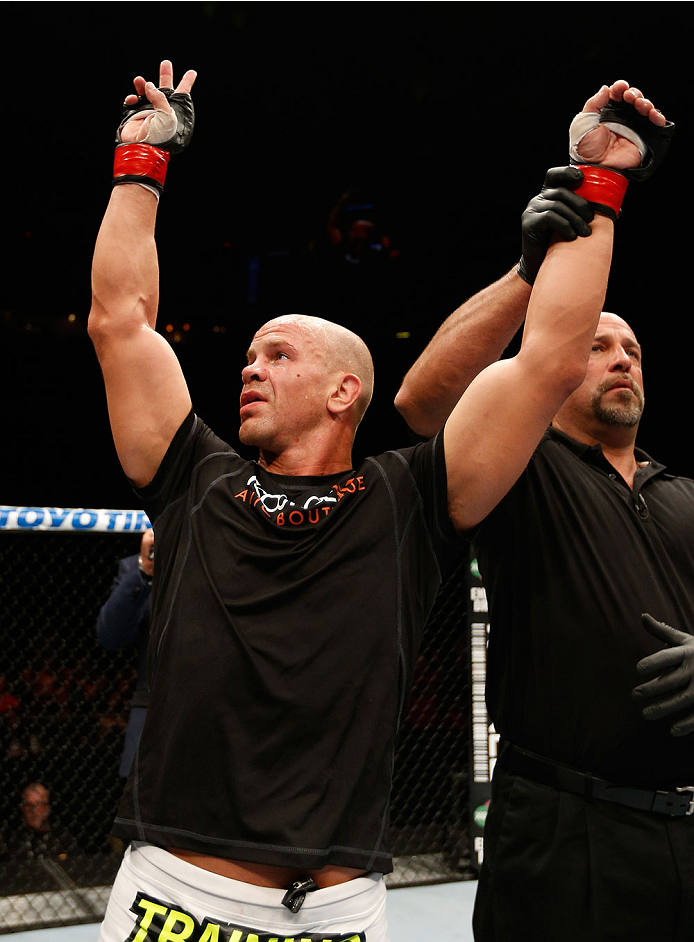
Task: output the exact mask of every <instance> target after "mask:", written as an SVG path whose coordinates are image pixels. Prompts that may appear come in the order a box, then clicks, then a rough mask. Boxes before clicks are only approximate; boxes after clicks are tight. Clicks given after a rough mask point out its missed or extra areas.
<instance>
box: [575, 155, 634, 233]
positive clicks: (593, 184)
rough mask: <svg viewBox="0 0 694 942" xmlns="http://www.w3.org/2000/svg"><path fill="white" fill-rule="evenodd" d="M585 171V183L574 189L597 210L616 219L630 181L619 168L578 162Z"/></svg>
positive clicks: (579, 166)
mask: <svg viewBox="0 0 694 942" xmlns="http://www.w3.org/2000/svg"><path fill="white" fill-rule="evenodd" d="M576 166H577V167H578V169H579V170H582V171H583V183H581V185H580V186H579V187H578V188H577V189H575V190H574V193H578V195H579V196H582V197H583V199H584V200H588V202H589V203H591V204H592V205H593V206H594V207H595V210H596V212H598V213H602V214H603V215H604V216H610V218H611V219H613V220H616V219H617V217H618V216H619V213H620V211H621V208H622V200H623V199H624V194H625V193H626V190H627V187H628V186H629V181H628V180H627V178H626V177H625V176H624V175H623V174H621V173H619V172H618V171H617V170H610V168H609V167H599V166H596V165H595V164H576Z"/></svg>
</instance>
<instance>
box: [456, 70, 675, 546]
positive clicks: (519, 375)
mask: <svg viewBox="0 0 694 942" xmlns="http://www.w3.org/2000/svg"><path fill="white" fill-rule="evenodd" d="M630 91H631V87H630V86H629V85H628V83H626V82H616V83H614V84H613V85H612V86H610V87H608V86H603V87H602V89H601V90H600V91H599V92H598V94H597V95H595V96H593V97H592V98H590V99H589V100H588V102H586V105H585V106H584V108H588V107H590V108H592V109H595V110H596V113H598V115H599V112H600V110H601V109H602V107H603V106H604V105H605V104H606V103H607V102H608V101H611V100H614V101H619V102H620V103H625V104H626V105H629V106H631V107H632V108H633V109H635V111H636V112H638V114H639V115H644V110H642V107H643V105H642V103H643V102H647V107H646V112H645V113H646V114H650V111H654V109H653V106H652V104H651V103H650V102H648V101H647V99H644V98H643V96H642V95H641V93H640V92H638V94H635V92H637V91H638V90H636V89H634V90H633V93H631V94H627V92H630ZM637 102H638V103H639V104H638V105H637ZM661 119H662V121H663V122H664V120H665V119H664V118H663V116H662V115H661V114H660V113H659V112H657V113H656V115H655V116H654V118H653V119H652V122H653V124H654V125H659V123H660V121H661ZM643 152H644V151H641V152H640V149H639V146H638V144H637V143H636V142H634V140H632V139H628V140H627V139H626V138H624V137H622V136H621V135H619V134H617V133H616V132H615V131H614V130H612V129H611V128H608V127H599V126H598V124H597V122H595V125H594V127H592V128H591V129H589V130H588V131H587V132H586V134H585V135H584V137H583V140H582V141H581V144H580V150H579V153H580V154H581V155H583V154H586V156H587V160H588V161H592V160H594V159H595V158H597V159H599V160H600V166H599V167H598V166H586V167H585V169H584V175H585V178H586V179H585V180H584V182H583V183H582V184H581V187H580V188H579V193H580V194H581V195H584V196H585V198H587V199H588V200H589V201H590V202H591V204H592V206H593V208H594V209H596V215H595V218H594V220H593V222H592V234H591V236H590V237H589V238H586V239H577V240H576V241H574V242H555V243H554V244H553V245H550V247H549V249H548V251H547V255H546V257H545V260H544V262H543V263H542V267H541V268H540V271H539V274H538V277H537V280H536V281H535V284H534V286H533V289H532V294H531V297H530V303H529V305H528V312H527V316H526V321H525V327H524V332H523V340H522V344H521V349H520V351H519V353H518V354H517V355H516V356H515V357H512V358H510V359H507V360H502V361H499V362H497V363H493V364H492V365H491V366H489V367H487V369H485V370H484V371H483V372H482V373H480V375H479V376H478V377H477V378H476V379H475V380H474V381H473V382H472V383H471V385H470V386H469V387H468V389H467V391H466V392H465V393H464V394H463V396H462V398H461V399H460V401H459V402H458V404H457V405H456V406H455V408H454V410H453V412H452V413H451V415H450V417H449V419H448V421H447V422H446V425H445V429H444V443H445V451H446V463H447V468H448V485H449V510H450V514H451V518H452V520H453V522H454V524H455V525H456V527H457V528H458V529H459V530H461V531H462V530H469V529H470V528H472V527H474V526H476V525H477V524H478V523H479V522H480V521H481V520H483V519H484V517H485V516H486V515H487V514H488V513H489V511H490V510H492V508H493V507H494V506H496V504H497V503H498V502H499V500H501V498H502V497H503V496H504V495H505V494H506V493H507V491H508V490H509V489H510V488H511V486H512V485H513V484H514V482H515V481H516V480H517V478H518V477H519V475H520V474H521V472H522V471H523V469H524V467H525V465H526V464H527V462H528V460H529V459H530V456H531V455H532V452H533V450H534V449H535V447H536V446H537V444H538V442H539V441H540V439H541V437H542V435H543V433H544V431H545V429H546V428H547V426H548V425H549V424H550V422H551V420H552V418H553V416H554V414H555V413H556V411H557V410H558V409H559V407H560V406H561V404H562V403H563V402H564V400H565V399H566V398H567V397H568V396H569V395H570V394H571V392H572V391H573V390H574V389H575V388H576V387H577V386H579V385H580V383H581V382H582V381H583V378H584V376H585V370H586V365H587V360H588V355H589V352H590V347H591V344H592V342H593V337H594V333H595V328H596V326H597V322H598V318H599V315H600V312H601V310H602V305H603V301H604V297H605V292H606V288H607V279H608V274H609V268H610V262H611V255H612V237H613V220H614V219H615V218H616V217H617V215H618V213H619V206H620V204H621V197H622V196H623V193H624V191H625V190H626V187H627V185H628V180H627V177H626V176H625V175H624V174H628V173H630V172H631V171H630V169H629V168H638V167H639V166H641V165H642V161H641V157H642V153H643ZM609 167H618V168H620V172H616V171H615V170H611V169H608V168H609ZM589 178H590V179H589Z"/></svg>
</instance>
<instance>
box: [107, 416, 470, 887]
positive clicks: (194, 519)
mask: <svg viewBox="0 0 694 942" xmlns="http://www.w3.org/2000/svg"><path fill="white" fill-rule="evenodd" d="M140 493H141V496H142V500H143V503H144V506H145V509H146V510H147V512H148V514H149V515H150V518H151V519H152V521H153V523H154V527H155V530H156V540H157V553H156V560H155V576H154V586H155V588H154V592H153V599H152V639H151V644H150V665H149V673H150V678H149V679H150V686H151V705H150V709H149V713H148V716H147V721H146V724H145V728H144V732H143V736H142V740H141V744H140V749H139V753H138V756H137V759H136V762H135V763H134V765H133V769H132V772H131V775H130V779H129V782H128V786H127V789H126V794H125V796H124V799H123V803H122V806H121V809H120V812H119V816H118V818H117V820H116V833H117V834H118V835H120V836H123V837H127V838H134V839H141V840H142V839H144V840H148V841H152V842H153V843H156V844H159V845H162V846H174V847H180V848H187V849H190V850H195V851H199V852H202V853H209V854H215V855H217V856H221V857H229V858H232V859H233V858H235V859H240V860H247V861H254V862H261V863H272V864H277V865H281V866H289V867H303V868H315V867H321V866H325V865H327V864H335V865H341V866H350V867H357V868H363V869H366V870H377V871H382V872H388V871H390V870H391V869H392V863H391V857H390V853H389V851H388V847H387V828H388V796H389V791H390V784H391V768H392V762H393V748H394V739H395V735H396V731H397V727H398V724H399V722H400V721H401V719H402V718H403V715H404V711H405V707H406V702H407V697H408V692H409V687H410V683H411V676H412V670H413V664H414V661H415V657H416V653H417V650H418V647H419V644H420V639H421V632H422V627H423V625H424V622H425V620H426V617H427V615H428V613H429V611H430V609H431V607H432V604H433V602H434V598H435V595H436V591H437V589H438V586H439V584H440V581H441V578H442V572H443V571H444V569H445V568H447V566H448V565H449V564H451V565H452V564H454V563H455V561H456V555H457V554H458V553H459V551H460V547H459V544H458V541H457V538H456V537H455V534H454V532H453V529H452V526H451V524H450V520H449V518H448V514H447V509H446V505H447V499H446V476H445V464H444V455H443V445H442V441H441V437H439V438H437V439H435V440H434V441H433V442H430V443H427V444H423V445H417V446H415V447H414V448H409V449H403V450H401V451H394V452H388V453H386V454H384V455H381V456H379V457H377V458H369V459H367V460H366V461H365V462H364V463H363V464H362V466H361V467H360V468H359V469H357V470H351V471H346V472H344V473H341V474H338V475H331V476H329V477H317V478H309V477H285V476H280V475H275V474H269V473H267V472H266V471H264V470H263V469H261V468H260V467H259V466H258V465H257V464H256V463H255V462H252V461H248V460H244V459H243V458H241V457H240V456H239V455H238V454H237V453H236V452H235V451H234V450H233V449H232V448H230V446H229V445H227V444H225V443H224V442H222V441H221V440H220V439H218V438H217V437H216V436H215V435H214V434H213V433H212V432H211V431H210V430H209V429H208V428H207V427H206V426H205V425H204V423H202V422H201V421H200V419H199V418H197V417H195V416H194V415H193V414H191V415H190V416H189V417H188V419H187V420H186V422H185V423H184V424H183V426H182V427H181V429H180V430H179V432H178V433H177V435H176V437H175V439H174V441H173V442H172V445H171V447H170V448H169V451H168V453H167V455H166V457H165V459H164V461H163V463H162V466H161V468H160V469H159V472H158V473H157V475H156V477H155V479H154V481H153V482H152V483H151V484H150V485H148V487H146V488H145V489H143V490H142V491H141V492H140Z"/></svg>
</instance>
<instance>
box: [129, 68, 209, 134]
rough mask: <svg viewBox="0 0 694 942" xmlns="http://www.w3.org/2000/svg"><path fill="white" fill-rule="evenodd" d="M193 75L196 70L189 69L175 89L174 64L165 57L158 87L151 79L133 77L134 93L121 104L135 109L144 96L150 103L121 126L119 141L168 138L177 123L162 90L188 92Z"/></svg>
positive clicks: (185, 93) (195, 76)
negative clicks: (149, 80)
mask: <svg viewBox="0 0 694 942" xmlns="http://www.w3.org/2000/svg"><path fill="white" fill-rule="evenodd" d="M196 78H197V73H196V72H194V71H193V70H192V69H189V70H188V71H187V72H186V73H185V75H184V76H183V78H182V79H181V81H180V82H179V83H178V86H177V87H176V88H175V89H174V84H173V81H174V79H173V66H172V64H171V62H170V61H169V60H168V59H164V61H163V62H162V63H161V66H160V68H159V87H157V86H156V85H155V84H154V82H146V81H145V80H144V78H143V77H142V76H141V75H138V76H137V78H135V79H134V80H133V84H134V86H135V92H136V94H132V95H128V96H127V97H126V99H125V102H124V106H125V108H126V109H128V108H135V107H137V105H138V102H140V103H141V102H142V100H143V99H146V100H147V102H149V104H148V105H146V110H144V111H136V112H135V113H133V114H132V115H131V116H130V117H128V118H127V120H126V121H125V123H124V124H122V125H121V128H120V139H121V141H122V142H123V143H124V144H132V143H143V142H144V143H147V144H162V143H164V142H166V141H168V140H170V139H171V138H172V137H173V136H174V134H175V133H176V129H177V126H178V124H179V122H178V120H177V117H176V113H175V111H174V109H173V108H172V107H171V105H170V103H169V98H168V97H167V96H166V95H165V94H164V92H163V91H162V89H167V90H169V91H173V93H174V94H175V95H190V91H191V89H192V87H193V83H194V82H195V79H196Z"/></svg>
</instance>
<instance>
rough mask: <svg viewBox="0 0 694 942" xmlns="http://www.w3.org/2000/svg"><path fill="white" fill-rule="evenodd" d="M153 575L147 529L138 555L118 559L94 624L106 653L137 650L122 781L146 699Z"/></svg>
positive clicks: (151, 532) (151, 541) (151, 545)
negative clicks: (115, 572)
mask: <svg viewBox="0 0 694 942" xmlns="http://www.w3.org/2000/svg"><path fill="white" fill-rule="evenodd" d="M153 572H154V530H152V529H148V530H145V532H144V533H143V534H142V540H141V542H140V552H139V554H138V555H135V556H126V557H125V558H124V559H121V560H120V562H119V564H118V575H117V576H116V578H115V579H114V581H113V585H112V586H111V594H110V595H109V597H108V599H107V600H106V602H104V604H103V606H102V607H101V611H100V612H99V617H98V618H97V621H96V636H97V638H98V639H99V641H100V643H101V644H102V645H103V646H104V647H105V648H107V650H109V651H117V650H120V649H122V648H135V649H136V650H137V681H136V685H135V691H134V693H133V696H132V698H131V700H130V717H129V720H128V728H127V730H126V732H125V744H124V746H123V754H122V756H121V763H120V767H119V769H118V773H119V775H121V776H123V777H124V778H127V775H128V772H129V771H130V766H131V764H132V761H133V757H134V755H135V752H136V751H137V745H138V743H139V741H140V734H141V732H142V726H143V724H144V721H145V715H146V713H147V705H148V700H149V688H148V686H147V670H146V668H147V663H146V662H147V644H148V642H149V610H150V600H151V595H152V574H153Z"/></svg>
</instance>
